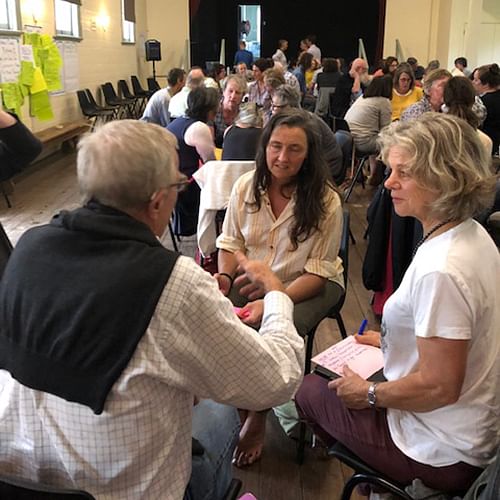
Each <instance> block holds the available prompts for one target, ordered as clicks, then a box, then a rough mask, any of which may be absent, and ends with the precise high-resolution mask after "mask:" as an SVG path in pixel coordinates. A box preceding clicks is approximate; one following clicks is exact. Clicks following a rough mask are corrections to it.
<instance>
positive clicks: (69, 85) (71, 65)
mask: <svg viewBox="0 0 500 500" xmlns="http://www.w3.org/2000/svg"><path fill="white" fill-rule="evenodd" d="M56 45H57V48H58V49H59V53H60V54H61V58H62V66H61V68H60V70H59V74H60V79H61V88H62V90H63V91H64V92H76V91H77V90H78V89H79V88H80V61H79V56H78V43H77V42H70V41H66V40H65V41H59V40H58V41H56Z"/></svg>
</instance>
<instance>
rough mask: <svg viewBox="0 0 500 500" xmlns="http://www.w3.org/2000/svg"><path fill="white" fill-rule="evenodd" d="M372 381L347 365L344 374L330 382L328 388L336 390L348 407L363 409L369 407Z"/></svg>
mask: <svg viewBox="0 0 500 500" xmlns="http://www.w3.org/2000/svg"><path fill="white" fill-rule="evenodd" d="M369 387H370V382H368V381H367V380H365V379H363V378H361V377H360V376H359V375H358V374H357V373H355V372H353V371H352V370H351V369H350V368H349V367H348V366H347V365H345V366H344V376H343V377H341V378H338V379H335V380H332V381H331V382H328V388H329V389H331V390H333V391H336V392H337V396H338V397H339V398H340V399H341V400H342V401H343V402H344V404H345V405H346V406H347V408H352V409H353V410H362V409H364V408H368V407H369V406H370V405H369V404H368V388H369Z"/></svg>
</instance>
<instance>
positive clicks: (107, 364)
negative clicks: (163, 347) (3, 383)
mask: <svg viewBox="0 0 500 500" xmlns="http://www.w3.org/2000/svg"><path fill="white" fill-rule="evenodd" d="M177 258H178V254H176V253H174V252H171V251H169V250H167V249H165V248H164V247H163V246H162V245H161V244H160V242H159V241H158V240H157V238H156V237H155V236H154V234H153V233H152V232H151V230H150V229H149V228H148V227H147V226H146V225H145V224H143V223H142V222H139V221H137V220H136V219H134V218H132V217H130V216H129V215H127V214H125V213H123V212H120V211H118V210H115V209H112V208H109V207H105V206H103V205H100V204H99V203H96V202H90V203H89V204H87V205H86V206H85V207H83V208H79V209H77V210H74V211H72V212H66V211H63V212H61V213H60V214H58V215H56V216H55V217H54V218H53V219H52V221H51V222H50V224H48V225H45V226H40V227H37V228H33V229H30V230H29V231H27V232H26V233H25V234H24V235H23V236H22V238H21V239H20V240H19V242H18V244H17V246H16V247H15V249H14V252H13V253H12V256H11V258H10V259H9V262H8V264H7V267H6V269H5V273H4V275H3V278H2V281H1V282H0V368H3V369H5V370H8V371H9V372H10V373H11V374H12V376H13V377H14V378H15V379H16V380H18V381H19V382H20V383H22V384H24V385H26V386H28V387H31V388H33V389H37V390H40V391H44V392H48V393H51V394H55V395H57V396H59V397H61V398H64V399H66V400H67V401H73V402H77V403H81V404H83V405H86V406H89V407H90V408H91V409H92V410H93V411H94V412H95V413H96V414H100V413H102V411H103V409H104V405H105V402H106V397H107V395H108V393H109V391H110V390H111V388H112V386H113V384H114V383H115V382H116V380H117V379H118V378H119V376H120V375H121V373H122V372H123V370H124V369H125V367H126V366H127V364H128V363H129V361H130V359H131V358H132V356H133V354H134V352H135V349H136V347H137V344H138V342H139V341H140V340H141V338H142V336H143V335H144V333H145V331H146V329H147V328H148V325H149V323H150V321H151V317H152V316H153V314H154V311H155V309H156V305H157V303H158V300H159V298H160V296H161V294H162V293H163V290H164V288H165V285H166V283H167V281H168V279H169V277H170V273H171V271H172V269H173V267H174V265H175V262H176V260H177Z"/></svg>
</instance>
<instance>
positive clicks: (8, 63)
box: [0, 38, 21, 83]
mask: <svg viewBox="0 0 500 500" xmlns="http://www.w3.org/2000/svg"><path fill="white" fill-rule="evenodd" d="M20 69H21V63H20V59H19V40H18V39H16V38H0V83H16V82H17V79H18V77H19V71H20Z"/></svg>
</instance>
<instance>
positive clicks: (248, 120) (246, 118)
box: [234, 102, 263, 127]
mask: <svg viewBox="0 0 500 500" xmlns="http://www.w3.org/2000/svg"><path fill="white" fill-rule="evenodd" d="M262 121H263V120H262V113H261V112H260V111H259V109H258V108H257V105H256V104H255V103H254V102H245V103H243V104H241V106H240V111H239V113H238V116H237V117H236V119H235V120H234V123H235V124H236V125H248V126H249V127H262Z"/></svg>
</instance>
